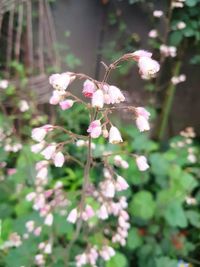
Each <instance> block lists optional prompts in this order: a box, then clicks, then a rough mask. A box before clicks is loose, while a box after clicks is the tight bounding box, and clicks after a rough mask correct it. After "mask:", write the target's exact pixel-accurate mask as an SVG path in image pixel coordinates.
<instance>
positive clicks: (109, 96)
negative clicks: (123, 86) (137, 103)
mask: <svg viewBox="0 0 200 267" xmlns="http://www.w3.org/2000/svg"><path fill="white" fill-rule="evenodd" d="M104 88H106V92H105V93H106V97H105V95H104V101H105V103H106V104H115V103H116V104H118V103H120V102H123V101H125V97H124V95H123V94H122V92H121V90H120V89H119V88H118V87H116V86H114V85H111V86H107V87H104Z"/></svg>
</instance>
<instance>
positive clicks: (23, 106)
mask: <svg viewBox="0 0 200 267" xmlns="http://www.w3.org/2000/svg"><path fill="white" fill-rule="evenodd" d="M19 109H20V111H21V112H25V111H27V110H29V105H28V102H27V101H26V100H20V102H19Z"/></svg>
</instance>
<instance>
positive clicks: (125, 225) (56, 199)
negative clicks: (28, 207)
mask: <svg viewBox="0 0 200 267" xmlns="http://www.w3.org/2000/svg"><path fill="white" fill-rule="evenodd" d="M125 60H134V61H136V62H137V65H138V68H139V73H140V75H141V77H142V78H143V79H150V78H153V77H155V75H156V74H157V72H158V71H159V69H160V65H159V63H158V62H157V61H155V60H154V59H152V53H150V52H147V51H143V50H139V51H136V52H134V53H129V54H125V55H124V56H122V57H121V58H120V59H118V60H116V61H115V62H114V63H113V64H111V65H110V66H107V67H106V73H105V76H104V79H103V81H101V82H100V81H97V80H94V79H92V78H91V77H89V76H87V75H85V74H82V73H71V72H66V73H62V74H53V75H51V76H50V78H49V82H50V84H51V85H52V86H53V88H54V91H53V94H52V96H51V98H50V104H53V105H57V104H59V105H60V108H61V109H62V110H67V109H69V108H71V107H72V106H73V104H74V103H77V104H81V105H84V107H86V108H87V109H88V111H89V113H90V121H89V124H88V128H87V132H86V133H84V134H85V135H79V134H76V133H73V132H71V131H70V130H67V129H65V128H63V127H60V126H54V125H49V124H47V125H44V126H41V127H38V128H35V129H33V130H32V138H33V139H34V140H35V141H37V142H38V143H37V144H34V145H32V147H31V150H32V151H33V152H34V153H40V154H41V155H42V156H43V157H44V159H45V160H42V161H39V162H38V163H37V164H36V172H37V174H36V180H35V188H36V189H35V192H31V193H29V194H28V195H27V197H26V198H27V200H28V201H32V202H33V209H35V210H37V211H38V212H39V214H40V216H41V217H43V218H44V224H46V225H48V226H51V225H52V223H53V219H54V217H53V213H54V211H55V210H59V212H60V213H61V214H62V215H66V214H67V212H66V210H67V207H68V206H69V204H70V202H69V200H68V199H66V197H65V195H64V191H63V189H62V185H61V184H60V183H59V182H58V183H56V184H55V186H54V188H53V189H46V187H47V185H48V166H49V164H50V163H53V164H54V166H55V167H62V166H63V164H64V162H65V156H64V153H65V152H63V149H64V145H66V144H69V143H71V145H73V144H75V146H76V147H87V149H88V155H87V160H86V162H84V164H82V163H80V162H79V160H77V159H76V158H74V160H75V161H76V162H79V163H80V164H81V166H82V165H84V177H83V187H82V191H81V193H80V202H79V203H78V204H77V205H76V206H74V203H72V205H71V207H72V208H71V210H70V211H69V212H68V214H67V218H66V219H67V221H68V222H69V223H72V224H76V223H77V227H78V229H79V228H80V230H81V226H82V224H83V223H84V224H85V226H86V227H88V231H89V232H91V233H92V231H94V229H93V228H96V227H97V225H99V227H100V229H99V231H101V233H102V234H103V238H104V241H105V242H104V243H103V246H98V247H96V246H93V245H91V244H87V247H88V248H87V249H86V251H85V252H84V253H82V254H80V255H77V256H76V265H77V266H82V265H86V264H90V265H92V266H96V263H97V261H98V259H99V258H102V259H103V260H105V261H107V260H109V259H110V258H111V257H112V256H114V255H115V251H114V250H113V248H112V247H111V246H110V245H111V242H113V243H119V244H120V245H122V246H124V245H125V244H126V238H127V236H128V229H129V227H130V223H129V214H128V213H127V211H126V209H127V206H128V204H127V199H126V198H125V197H124V196H121V192H123V191H124V190H127V189H128V188H129V185H128V183H127V181H126V179H125V178H124V177H122V176H121V175H120V174H118V173H116V171H115V169H116V168H123V169H127V168H128V167H129V163H128V162H127V161H126V160H124V159H123V158H122V157H121V156H120V155H119V154H114V155H113V154H112V151H111V152H110V154H109V153H105V154H102V155H101V156H100V160H101V162H100V163H98V162H95V157H93V150H95V148H96V145H95V144H94V143H92V140H93V139H97V138H99V137H100V136H102V137H103V138H105V139H108V142H109V143H110V144H113V145H114V144H119V143H122V142H123V138H122V135H121V133H120V131H119V129H118V128H117V127H116V126H115V125H113V123H112V122H111V120H110V117H109V114H110V113H112V112H114V111H115V110H118V109H119V110H120V109H122V110H123V109H125V110H128V111H129V112H130V113H131V114H132V115H133V117H134V119H135V121H136V126H137V128H138V129H139V131H140V132H143V131H148V130H150V124H149V117H150V113H149V112H148V111H147V110H146V109H145V108H143V107H132V106H124V104H123V105H122V103H124V102H125V100H126V99H125V96H124V94H123V93H122V91H121V90H120V89H119V88H118V87H116V86H115V85H110V84H109V83H108V82H107V79H108V75H109V73H110V71H111V70H113V69H114V68H116V67H117V65H118V64H119V62H121V61H125ZM75 79H83V80H84V82H83V87H82V94H83V97H85V98H86V99H87V100H89V102H90V103H88V101H85V100H82V98H79V97H78V96H75V95H74V94H73V93H71V91H70V88H69V87H70V85H71V84H72V83H73V81H74V80H75ZM119 104H120V105H119ZM56 129H57V130H61V131H63V132H64V133H65V134H66V141H64V142H62V143H56V142H55V140H54V141H53V142H50V141H48V140H49V138H50V137H49V136H50V135H51V136H52V135H53V134H54V130H56ZM47 137H48V138H47ZM68 156H69V157H70V156H71V155H68ZM129 156H132V157H133V158H135V162H136V164H137V166H138V169H139V170H140V171H145V170H147V169H148V168H149V165H148V163H147V159H146V157H144V156H138V155H129ZM71 157H72V156H71ZM110 159H111V161H112V164H111V163H110ZM92 164H94V168H95V166H96V165H95V164H97V165H98V164H100V165H101V166H102V167H103V178H102V179H100V181H99V182H96V181H95V182H91V181H90V168H91V165H92ZM91 199H92V201H91ZM111 217H115V218H116V221H117V223H116V229H115V230H112V231H111V229H110V228H109V223H110V218H111ZM100 221H104V223H105V225H106V227H105V228H103V229H101V225H100ZM26 227H27V230H28V232H33V233H34V231H35V228H34V227H35V225H34V222H32V221H31V222H27V225H26ZM80 230H78V231H79V233H80ZM76 239H77V237H76ZM109 240H111V241H109ZM73 242H74V241H72V243H73ZM105 244H108V245H105ZM70 246H71V245H70V244H69V247H70ZM39 249H40V252H39V254H37V255H36V256H35V263H36V265H38V266H39V265H44V264H45V257H44V254H45V253H46V254H48V253H51V250H52V244H50V243H49V242H46V243H41V244H40V246H39Z"/></svg>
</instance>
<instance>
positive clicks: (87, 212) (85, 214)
mask: <svg viewBox="0 0 200 267" xmlns="http://www.w3.org/2000/svg"><path fill="white" fill-rule="evenodd" d="M94 215H95V212H94V210H93V208H92V207H91V206H90V205H88V204H87V205H86V207H85V210H84V211H83V213H82V218H83V220H84V221H87V220H89V219H90V218H92V217H93V216H94Z"/></svg>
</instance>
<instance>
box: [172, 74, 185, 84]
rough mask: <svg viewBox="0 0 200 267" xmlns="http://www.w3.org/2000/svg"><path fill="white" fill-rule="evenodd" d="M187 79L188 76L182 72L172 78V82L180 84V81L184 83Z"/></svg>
mask: <svg viewBox="0 0 200 267" xmlns="http://www.w3.org/2000/svg"><path fill="white" fill-rule="evenodd" d="M185 81H186V76H185V74H181V75H179V76H174V77H172V78H171V82H172V83H173V84H174V85H176V84H179V83H182V82H185Z"/></svg>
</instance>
